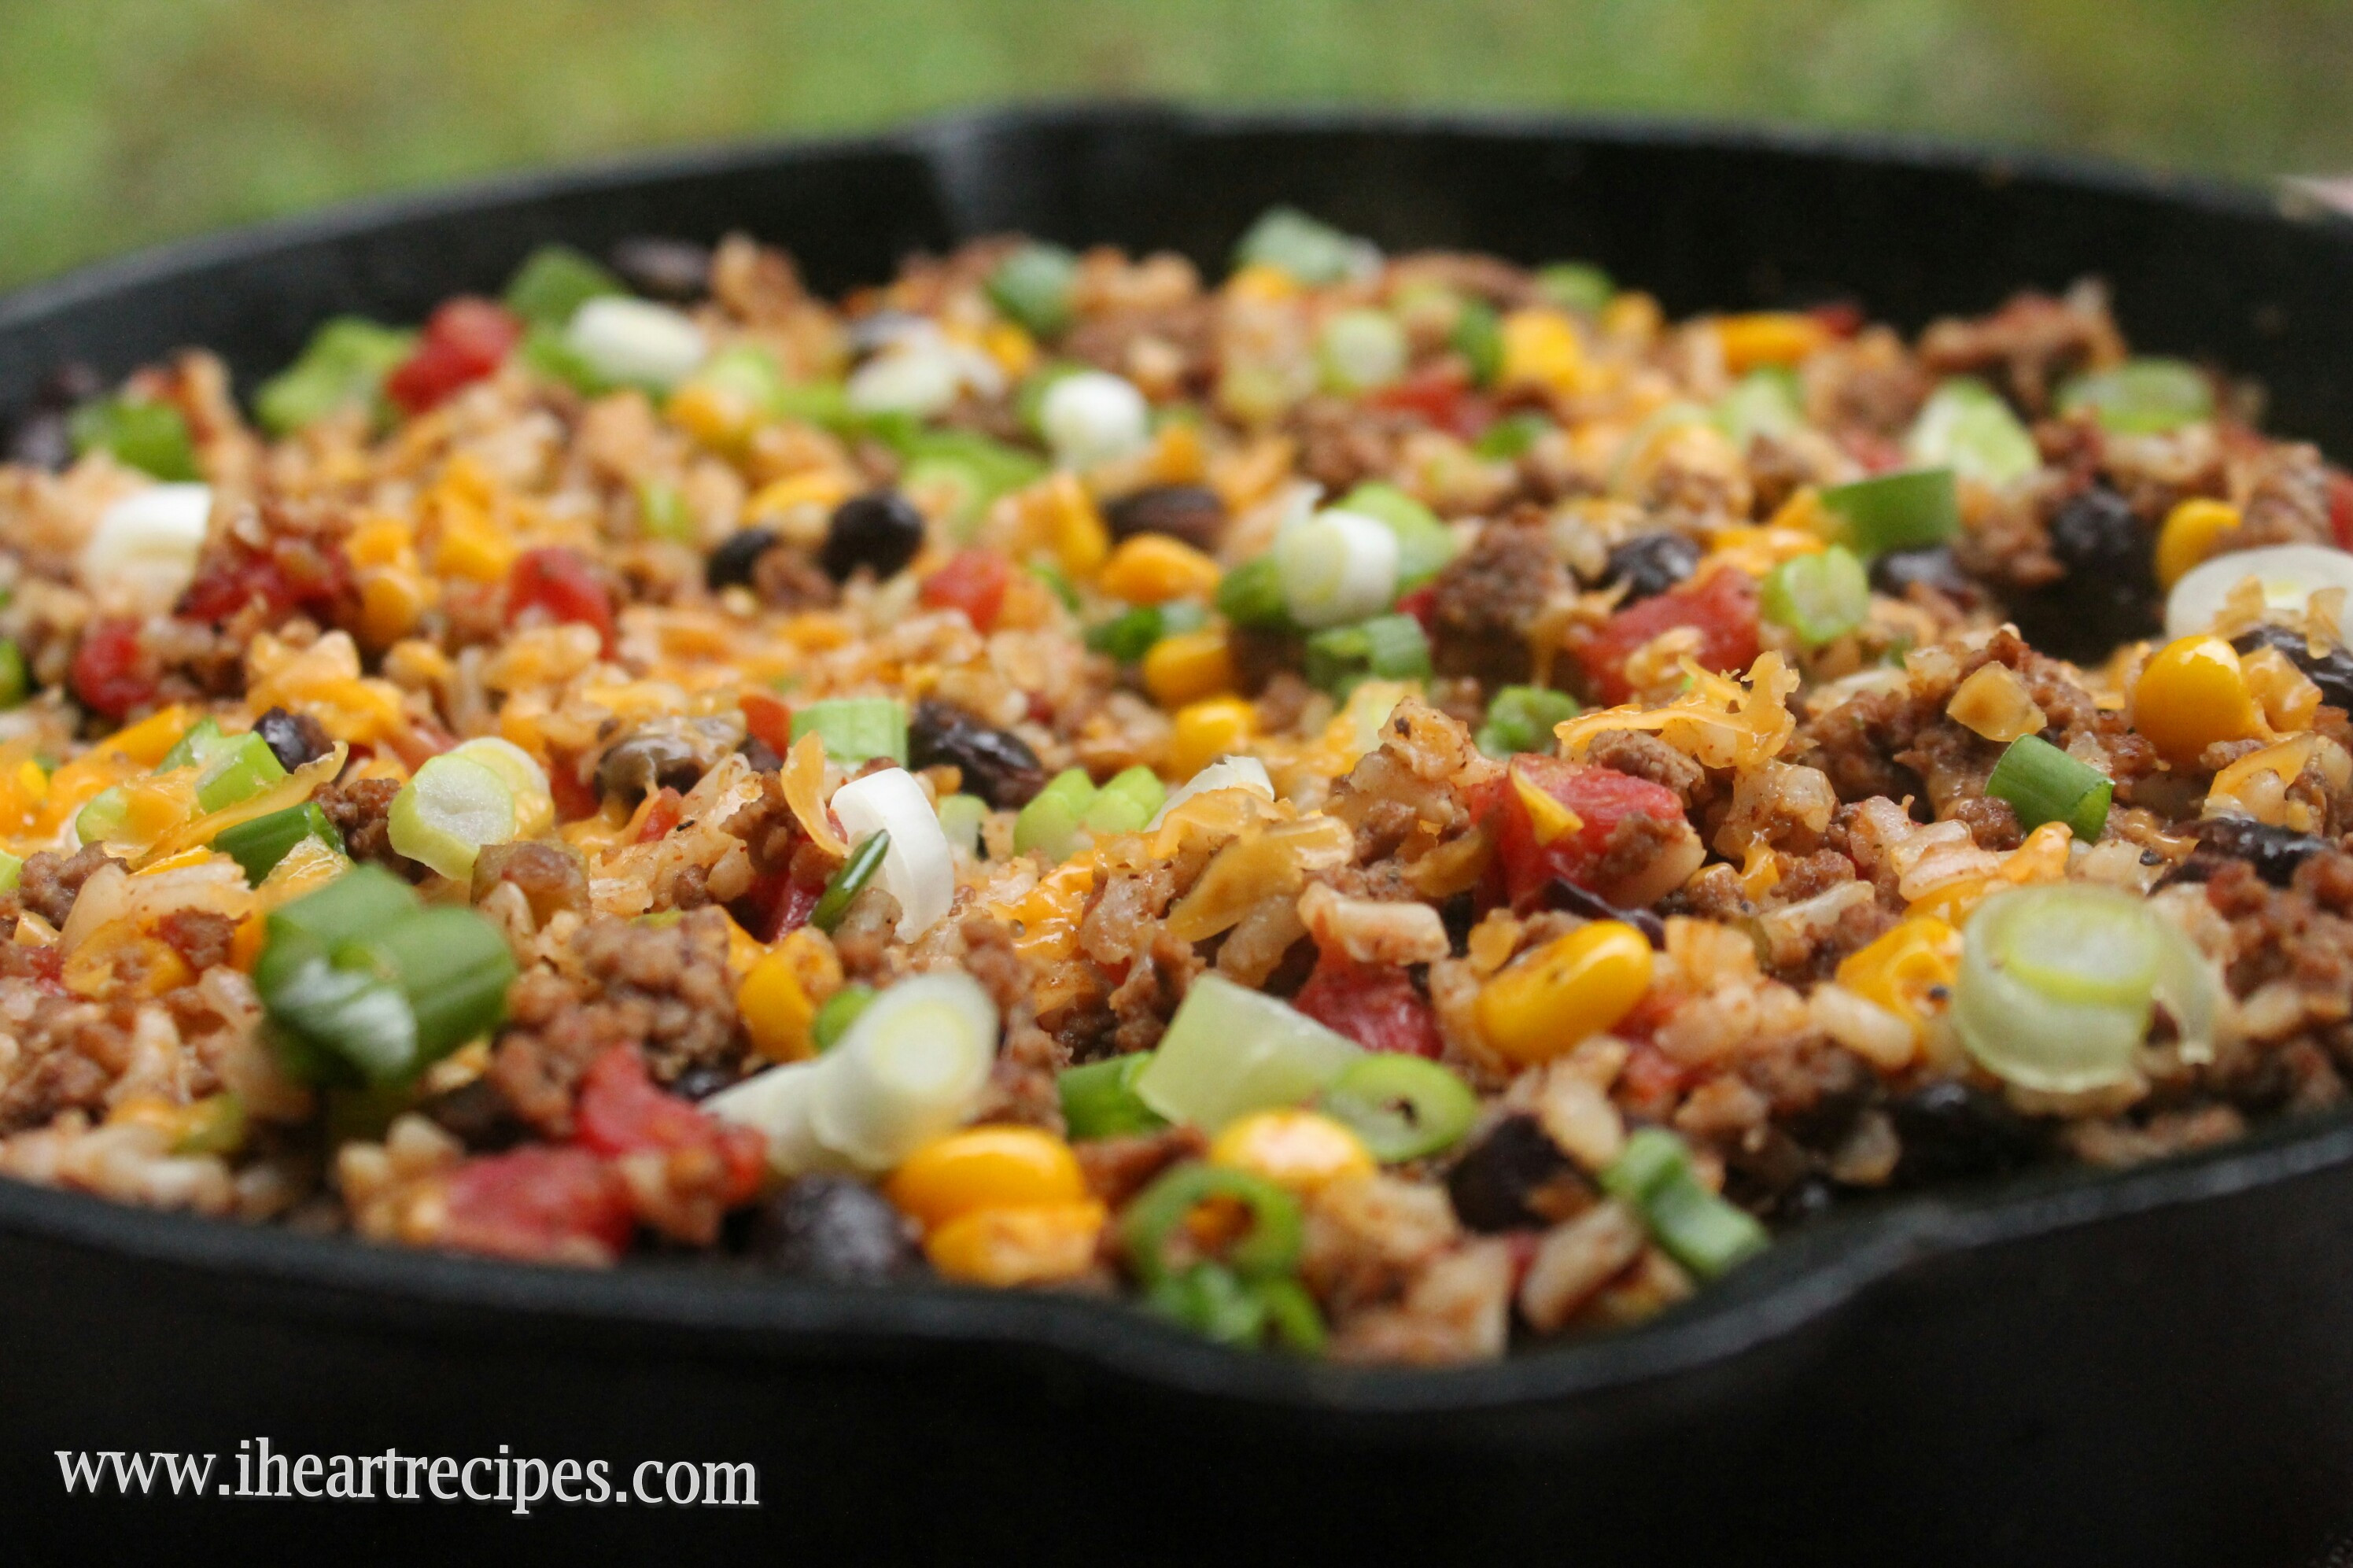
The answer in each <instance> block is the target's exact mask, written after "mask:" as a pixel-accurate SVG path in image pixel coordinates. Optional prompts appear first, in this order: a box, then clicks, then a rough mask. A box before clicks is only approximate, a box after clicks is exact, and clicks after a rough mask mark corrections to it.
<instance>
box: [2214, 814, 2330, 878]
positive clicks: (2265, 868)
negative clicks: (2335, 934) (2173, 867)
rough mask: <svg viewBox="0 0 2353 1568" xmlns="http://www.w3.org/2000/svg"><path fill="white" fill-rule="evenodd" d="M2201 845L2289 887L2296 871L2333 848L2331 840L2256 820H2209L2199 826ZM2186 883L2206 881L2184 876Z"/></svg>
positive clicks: (2258, 874)
mask: <svg viewBox="0 0 2353 1568" xmlns="http://www.w3.org/2000/svg"><path fill="white" fill-rule="evenodd" d="M2198 845H2199V848H2200V849H2201V850H2211V852H2213V853H2215V854H2218V855H2228V856H2230V857H2231V858H2232V859H2233V860H2243V861H2245V862H2246V863H2248V864H2249V865H2252V866H2253V867H2254V868H2255V874H2256V875H2257V876H2260V877H2262V878H2263V880H2264V881H2265V882H2268V883H2270V884H2271V885H2273V886H2274V887H2285V886H2286V885H2288V884H2289V883H2290V882H2292V881H2294V880H2295V868H2296V867H2297V866H2300V865H2302V864H2303V863H2305V862H2306V861H2307V860H2310V859H2311V858H2312V857H2313V856H2314V855H2316V854H2318V853H2321V852H2322V851H2323V850H2326V849H2328V848H2330V847H2332V846H2331V845H2330V844H2329V842H2328V841H2327V839H2322V838H2315V837H2314V836H2313V835H2312V834H2310V833H2299V832H2295V831H2294V830H2292V829H2288V828H2274V827H2272V826H2270V825H2269V824H2268V823H2264V822H2258V821H2255V820H2254V819H2253V818H2252V817H2209V818H2207V819H2206V820H2205V821H2202V822H2200V823H2199V824H2198ZM2180 880H2182V881H2203V880H2205V879H2204V878H2202V877H2200V878H2193V877H2183V878H2181V879H2180Z"/></svg>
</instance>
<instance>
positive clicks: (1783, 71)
mask: <svg viewBox="0 0 2353 1568" xmlns="http://www.w3.org/2000/svg"><path fill="white" fill-rule="evenodd" d="M2348 66H2353V4H2348V3H2347V0H2137V3H2126V0H1552V3H1548V4H1547V3H1541V0H1092V3H1089V0H849V3H843V0H0V159H5V162H0V286H5V285H7V284H10V283H16V282H21V281H26V280H28V279H31V278H35V277H38V276H41V275H44V274H46V273H49V272H53V271H56V270H59V269H62V268H65V267H68V266H70V265H72V264H74V263H76V262H79V261H82V260H89V259H90V258H92V257H95V256H100V255H104V254H106V253H109V252H111V251H116V250H120V249H125V248H127V247H130V246H132V245H137V244H142V243H146V242H149V241H153V240H157V239H163V238H170V237H173V236H175V235H182V234H187V233H191V232H195V231H197V230H201V229H205V228H215V227H217V226H220V225H223V224H227V223H232V222H237V221H242V220H246V219H250V218H255V217H264V216H268V215H270V214H274V213H280V212H285V211H289V210H291V209H295V208H300V207H311V206H315V205H317V204H319V203H322V202H325V201H329V200H332V199H334V198H336V197H340V196H352V195H356V194H360V193H364V192H373V191H382V190H389V189H397V188H401V187H405V186H414V185H423V184H428V183H431V182H435V181H443V180H449V179H455V178H459V177H463V176H466V175H477V174H481V173H485V172H488V171H492V170H499V169H507V168H513V167H518V166H523V165H531V164H551V163H555V162H560V161H563V160H566V159H577V158H581V157H586V156H591V155H596V154H610V153H613V152H616V151H620V150H624V149H632V148H645V147H657V146H661V145H664V144H674V143H692V142H703V141H711V140H716V139H723V138H728V137H739V136H755V135H763V134H776V133H787V132H809V131H833V130H842V129H850V128H857V127H863V126H871V125H875V124H878V123H881V122H888V121H891V120H893V119H898V118H902V117H905V116H909V115H913V114H920V113H924V112H930V111H939V110H943V109H948V108H953V107H956V106H959V105H967V104H974V103H979V102H987V101H1004V100H1008V99H1022V98H1030V99H1035V98H1043V97H1063V98H1067V97H1073V96H1081V95H1089V94H1120V95H1128V96H1138V95H1150V96H1166V97H1173V98H1179V99H1185V100H1190V101H1207V102H1219V103H1238V104H1270V105H1280V104H1306V103H1334V102H1355V103H1364V104H1430V105H1461V106H1473V107H1493V108H1514V109H1565V110H1582V111H1604V112H1620V113H1662V114H1680V115H1699V116H1705V117H1711V118H1726V119H1743V120H1764V121H1773V122H1784V123H1801V124H1810V125H1820V126H1831V127H1838V128H1845V129H1865V128H1870V129H1887V130H1894V131H1902V132H1925V133H1928V134H1933V135H1938V136H1948V137H1960V138H1969V139H1976V140H1979V141H1992V142H2000V143H2010V144H2017V145H2031V146H2042V147H2052V148H2062V149H2073V150H2079V151H2084V152H2091V153H2096V154H2106V155H2111V156H2116V157H2122V158H2126V159H2130V160H2133V161H2136V162H2139V163H2142V164H2150V165H2154V166H2159V167H2165V168H2173V169H2189V170H2198V171H2203V172H2209V173H2217V174H2223V175H2234V176H2238V177H2242V178H2260V177H2263V176H2265V175H2272V174H2276V173H2284V172H2309V171H2318V170H2327V169H2338V168H2342V169H2353V92H2348V91H2347V90H2346V86H2345V84H2346V82H2347V80H2348Z"/></svg>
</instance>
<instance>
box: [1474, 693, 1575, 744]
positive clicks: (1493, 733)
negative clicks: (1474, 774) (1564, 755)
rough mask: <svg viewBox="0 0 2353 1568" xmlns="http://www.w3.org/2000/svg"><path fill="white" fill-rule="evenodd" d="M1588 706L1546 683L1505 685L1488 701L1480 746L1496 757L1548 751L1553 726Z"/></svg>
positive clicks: (1480, 731) (1479, 740) (1480, 733)
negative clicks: (1553, 689)
mask: <svg viewBox="0 0 2353 1568" xmlns="http://www.w3.org/2000/svg"><path fill="white" fill-rule="evenodd" d="M1584 711H1585V710H1584V709H1583V708H1581V707H1580V706H1578V705H1577V699H1576V698H1575V697H1572V696H1570V695H1569V694H1567V692H1556V691H1552V690H1550V689H1548V688H1546V687H1544V686H1505V687H1504V689H1503V690H1502V691H1500V692H1497V693H1496V694H1495V695H1494V696H1493V699H1492V700H1490V701H1489V702H1488V704H1487V718H1486V722H1485V723H1483V724H1482V725H1481V726H1479V734H1478V736H1477V737H1476V738H1477V740H1478V744H1479V749H1480V750H1481V751H1483V752H1485V753H1486V754H1487V755H1488V756H1490V757H1493V758H1507V757H1514V756H1516V755H1518V754H1519V753H1521V752H1524V751H1541V752H1545V753H1546V754H1549V753H1550V752H1551V751H1552V749H1553V734H1552V732H1553V727H1554V726H1556V725H1559V724H1562V723H1565V722H1567V720H1569V719H1573V718H1575V717H1576V716H1577V715H1578V714H1580V713H1582V712H1584Z"/></svg>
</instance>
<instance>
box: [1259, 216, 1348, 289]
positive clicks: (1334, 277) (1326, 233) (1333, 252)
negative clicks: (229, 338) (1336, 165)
mask: <svg viewBox="0 0 2353 1568" xmlns="http://www.w3.org/2000/svg"><path fill="white" fill-rule="evenodd" d="M1379 263H1380V252H1379V251H1377V250H1376V249H1373V247H1372V246H1371V245H1369V244H1367V243H1366V241H1364V240H1361V239H1357V238H1352V237H1351V236H1349V235H1346V234H1344V233H1342V232H1341V231H1340V230H1338V229H1336V228H1333V227H1332V226H1331V225H1330V224H1328V223H1319V222H1317V221H1316V220H1315V219H1314V218H1312V217H1308V216H1307V215H1306V214H1305V213H1303V212H1301V211H1300V210H1299V209H1298V208H1297V207H1269V208H1267V209H1266V211H1265V212H1263V213H1261V214H1260V215H1259V219H1258V221H1257V222H1256V223H1253V224H1251V225H1250V228H1249V230H1248V231H1247V232H1246V233H1244V234H1243V235H1242V237H1241V238H1240V240H1239V241H1237V242H1236V243H1235V246H1234V265H1235V266H1236V267H1272V268H1275V269H1277V270H1281V271H1283V272H1287V273H1289V274H1290V275H1291V276H1292V277H1293V278H1295V279H1297V280H1298V281H1300V282H1302V283H1305V284H1308V285H1310V286H1311V287H1312V286H1316V285H1320V284H1324V283H1337V282H1340V281H1343V280H1344V279H1347V278H1353V277H1357V276H1360V275H1362V274H1363V273H1366V272H1368V271H1370V270H1372V269H1373V268H1374V267H1376V266H1378V265H1379Z"/></svg>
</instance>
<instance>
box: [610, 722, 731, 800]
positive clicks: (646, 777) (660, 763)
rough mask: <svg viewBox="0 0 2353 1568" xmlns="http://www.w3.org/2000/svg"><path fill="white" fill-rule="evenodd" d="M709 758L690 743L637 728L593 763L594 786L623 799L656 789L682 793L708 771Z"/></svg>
mask: <svg viewBox="0 0 2353 1568" xmlns="http://www.w3.org/2000/svg"><path fill="white" fill-rule="evenodd" d="M710 766H711V760H710V758H707V757H705V756H704V755H703V753H702V749H701V748H700V747H697V746H696V745H695V744H694V742H692V741H691V740H690V739H688V738H687V737H686V736H681V735H676V734H672V733H670V732H668V731H665V730H659V729H646V730H639V731H638V732H637V733H636V734H635V735H632V736H629V737H628V739H626V740H623V741H620V742H618V743H617V744H616V745H615V746H613V747H611V749H609V750H607V752H606V753H605V755H604V758H603V759H602V760H600V761H599V762H598V763H597V764H596V788H597V789H601V790H603V791H604V792H605V793H606V794H607V795H617V796H619V797H620V798H621V799H623V800H642V799H644V798H645V797H646V796H648V795H650V794H652V793H653V792H654V791H655V790H657V789H676V790H679V791H681V793H683V792H684V791H686V790H689V789H693V788H694V786H695V785H696V784H697V783H698V782H699V781H700V780H701V779H702V775H703V774H704V773H705V772H706V771H708V770H709V768H710Z"/></svg>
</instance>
